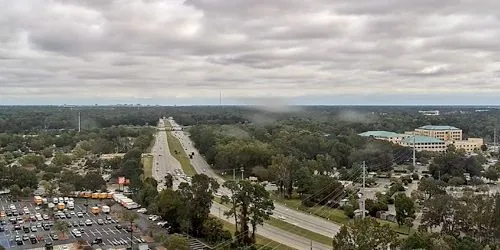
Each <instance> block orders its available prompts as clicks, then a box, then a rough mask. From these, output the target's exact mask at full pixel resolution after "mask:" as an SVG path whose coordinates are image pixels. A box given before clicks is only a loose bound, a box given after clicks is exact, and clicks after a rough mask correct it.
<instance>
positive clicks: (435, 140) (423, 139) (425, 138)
mask: <svg viewBox="0 0 500 250" xmlns="http://www.w3.org/2000/svg"><path fill="white" fill-rule="evenodd" d="M413 138H415V143H444V141H443V140H440V139H438V138H434V137H430V136H424V135H411V136H408V137H405V138H403V140H401V141H402V142H404V143H406V144H413V142H414V141H413V140H414V139H413Z"/></svg>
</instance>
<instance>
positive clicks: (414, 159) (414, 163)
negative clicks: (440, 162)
mask: <svg viewBox="0 0 500 250" xmlns="http://www.w3.org/2000/svg"><path fill="white" fill-rule="evenodd" d="M415 151H416V150H415V135H413V169H415V167H416V165H417V164H416V163H417V159H416V157H415V154H416V153H415Z"/></svg>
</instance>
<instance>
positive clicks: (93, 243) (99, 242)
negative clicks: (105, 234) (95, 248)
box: [90, 237, 102, 245]
mask: <svg viewBox="0 0 500 250" xmlns="http://www.w3.org/2000/svg"><path fill="white" fill-rule="evenodd" d="M90 244H91V245H99V244H102V238H101V237H97V238H96V239H95V240H93V241H92V243H90Z"/></svg>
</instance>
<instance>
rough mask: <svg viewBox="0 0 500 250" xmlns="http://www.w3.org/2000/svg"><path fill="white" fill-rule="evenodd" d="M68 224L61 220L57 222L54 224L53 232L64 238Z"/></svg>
mask: <svg viewBox="0 0 500 250" xmlns="http://www.w3.org/2000/svg"><path fill="white" fill-rule="evenodd" d="M68 228H69V227H68V223H67V222H66V221H63V220H58V221H56V222H54V230H56V231H57V232H59V233H60V234H62V235H63V236H64V237H66V232H68Z"/></svg>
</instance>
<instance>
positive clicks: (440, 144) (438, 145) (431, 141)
mask: <svg viewBox="0 0 500 250" xmlns="http://www.w3.org/2000/svg"><path fill="white" fill-rule="evenodd" d="M399 144H400V145H401V146H405V147H412V148H413V147H415V150H417V151H431V152H444V151H446V142H445V141H443V140H441V139H439V138H434V137H430V136H425V135H408V134H407V136H406V137H404V139H403V140H401V142H400V143H399Z"/></svg>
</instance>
